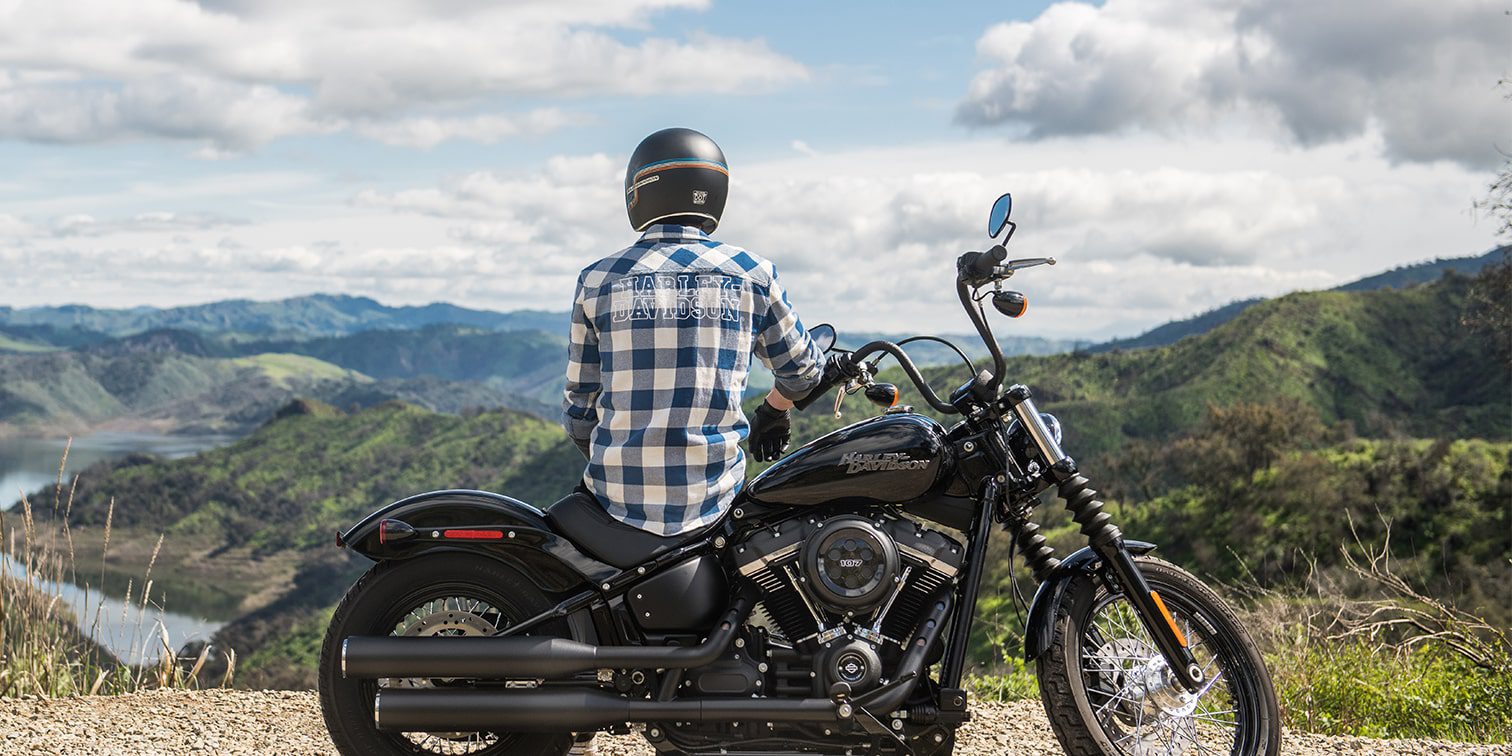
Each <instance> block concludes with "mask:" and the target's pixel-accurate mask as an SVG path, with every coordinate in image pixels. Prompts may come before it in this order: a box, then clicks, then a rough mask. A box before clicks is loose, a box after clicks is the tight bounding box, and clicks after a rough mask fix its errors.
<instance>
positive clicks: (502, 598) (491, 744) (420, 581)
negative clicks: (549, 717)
mask: <svg viewBox="0 0 1512 756" xmlns="http://www.w3.org/2000/svg"><path fill="white" fill-rule="evenodd" d="M550 606H551V602H550V601H549V600H548V599H547V598H546V597H545V596H544V595H543V594H542V593H541V592H540V591H539V590H538V589H536V587H535V586H534V585H533V584H531V583H530V582H529V581H527V580H525V579H524V578H522V577H521V576H520V575H519V573H517V572H515V571H514V570H512V569H510V568H509V567H507V566H505V565H502V564H499V563H498V562H495V561H493V560H491V559H487V558H485V557H479V556H473V555H468V554H438V555H434V556H426V557H420V558H416V559H412V560H405V561H400V562H388V563H384V564H380V565H378V566H376V567H374V568H373V569H372V570H370V571H369V572H368V573H367V574H366V575H364V576H363V577H362V578H361V579H360V580H358V581H357V583H356V584H355V585H353V586H352V588H351V590H349V591H347V595H346V597H345V598H344V599H342V602H341V605H340V606H338V607H337V608H336V612H335V614H334V615H333V616H332V618H331V626H330V629H329V630H328V631H327V633H326V638H325V644H324V646H323V647H322V648H321V654H320V707H321V711H322V713H323V714H324V715H325V721H326V727H327V728H328V729H329V730H330V733H331V740H332V741H333V742H334V743H335V744H336V747H337V749H338V750H340V751H341V752H342V753H343V754H347V755H348V756H355V755H356V754H384V755H393V754H443V755H446V756H460V755H464V754H465V755H467V756H474V755H476V756H498V755H500V754H510V755H511V756H514V755H515V754H520V755H521V756H560V755H561V754H563V753H566V751H567V749H568V748H569V747H570V746H571V743H572V736H571V735H569V734H561V735H553V734H537V733H530V734H526V733H510V732H404V733H394V732H384V731H380V730H378V729H377V728H376V727H375V726H374V722H373V698H374V696H375V695H376V694H377V692H378V691H379V689H381V688H436V687H449V686H469V685H472V684H474V683H472V682H471V681H466V680H454V679H442V678H407V679H382V680H359V679H347V678H345V677H343V676H342V674H341V659H340V653H341V642H342V640H344V639H346V638H347V637H349V636H353V635H404V636H417V637H428V636H447V635H452V636H468V635H491V634H493V633H495V632H497V631H499V630H502V629H505V628H507V627H509V626H511V625H513V624H515V623H517V622H521V621H523V620H525V619H528V618H530V617H532V616H535V615H536V614H539V613H540V612H542V611H545V610H546V609H549V608H550ZM527 634H529V635H537V634H546V635H562V636H565V634H566V628H565V627H563V626H561V624H560V623H556V624H554V625H553V624H548V625H546V626H545V627H544V628H543V629H541V630H540V631H539V632H532V633H527Z"/></svg>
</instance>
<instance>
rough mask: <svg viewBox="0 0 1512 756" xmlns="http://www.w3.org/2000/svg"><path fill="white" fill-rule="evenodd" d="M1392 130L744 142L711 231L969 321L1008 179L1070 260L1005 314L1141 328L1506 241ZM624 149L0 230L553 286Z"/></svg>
mask: <svg viewBox="0 0 1512 756" xmlns="http://www.w3.org/2000/svg"><path fill="white" fill-rule="evenodd" d="M1379 147H1380V143H1379V137H1374V138H1370V139H1364V140H1353V141H1351V142H1347V143H1342V144H1338V145H1333V146H1329V147H1320V148H1315V149H1312V150H1308V151H1305V152H1298V151H1292V150H1285V149H1278V148H1276V147H1275V146H1273V145H1269V144H1267V143H1266V142H1264V141H1263V140H1225V141H1220V142H1218V143H1215V144H1211V145H1208V146H1205V147H1202V148H1194V147H1192V146H1191V145H1188V144H1184V143H1182V142H1180V141H1176V140H1169V139H1161V138H1154V137H1145V138H1136V139H1129V138H1120V139H1111V138H1102V137H1092V138H1086V139H1076V140H1069V139H1068V140H1053V139H1052V140H1045V141H1040V142H1035V143H1033V144H1032V145H1004V144H1001V143H996V142H988V141H980V142H973V143H966V144H956V145H941V146H932V147H930V146H926V147H915V148H889V149H876V150H870V151H865V152H850V153H842V154H824V155H819V156H817V157H813V156H806V155H800V156H795V157H793V158H791V159H784V160H779V161H773V162H766V163H749V164H747V163H742V168H741V169H740V170H738V171H737V172H736V173H735V179H734V184H733V187H732V192H731V199H730V203H729V206H728V211H727V214H726V220H725V223H724V225H723V226H722V228H721V229H720V232H719V234H718V237H719V238H721V239H725V240H727V241H730V242H732V243H737V244H740V245H743V246H746V247H748V248H750V249H752V250H754V251H756V252H757V253H759V254H762V255H765V256H767V257H769V258H770V259H772V260H773V261H774V262H776V263H777V266H778V268H779V270H781V272H782V276H783V280H784V281H785V283H786V284H787V286H788V288H789V290H790V292H791V293H792V296H793V299H794V301H795V302H796V303H798V305H799V308H800V310H801V311H802V312H803V313H804V317H805V318H806V319H808V320H812V321H820V320H830V321H833V322H836V323H838V324H839V325H840V326H841V327H842V328H849V329H867V330H893V331H941V332H963V331H965V330H967V329H968V328H969V325H968V323H967V322H966V321H965V319H964V316H963V315H962V314H961V313H960V312H959V307H958V305H957V304H956V302H955V299H954V291H953V289H952V281H953V274H954V266H953V261H954V259H955V257H956V256H957V255H958V254H960V253H961V252H962V251H964V250H967V249H981V248H983V247H985V246H986V245H987V244H988V243H989V242H988V241H987V239H986V238H985V222H986V211H987V206H988V205H989V204H990V203H991V201H992V199H993V198H995V197H996V196H997V195H998V194H999V193H1000V192H1001V191H1003V190H1005V189H1006V190H1011V191H1013V192H1014V196H1015V200H1016V203H1015V204H1016V208H1015V216H1014V217H1015V220H1016V221H1017V222H1018V223H1019V231H1018V233H1017V235H1016V236H1015V237H1014V240H1013V243H1012V245H1011V247H1010V249H1011V251H1012V252H1013V254H1014V255H1016V256H1022V257H1028V256H1041V255H1048V256H1054V257H1057V258H1059V260H1060V264H1059V265H1057V266H1056V267H1054V268H1041V269H1036V270H1033V271H1029V272H1026V273H1024V274H1022V275H1021V276H1020V277H1019V278H1016V279H1015V284H1017V285H1020V286H1021V287H1022V288H1023V290H1024V291H1025V292H1026V293H1027V294H1028V295H1029V297H1030V299H1031V300H1032V301H1033V302H1034V306H1033V308H1032V310H1031V316H1030V318H1029V319H1028V320H1024V321H1015V322H1014V324H1013V327H1014V328H1027V329H1031V330H1030V331H1028V332H1032V333H1035V334H1045V335H1055V336H1078V337H1087V336H1102V335H1112V334H1117V335H1128V334H1131V333H1135V332H1138V331H1140V330H1142V329H1144V328H1146V327H1148V326H1151V325H1154V324H1158V323H1160V322H1163V321H1165V320H1168V319H1171V318H1176V317H1183V316H1186V315H1190V314H1193V313H1195V312H1199V311H1202V310H1206V309H1209V308H1212V307H1215V306H1218V305H1222V304H1226V303H1227V302H1230V301H1233V300H1235V299H1241V298H1246V297H1252V296H1257V295H1272V294H1278V293H1282V292H1285V291H1289V290H1293V289H1297V288H1319V287H1326V286H1330V285H1334V284H1337V283H1341V282H1343V281H1347V280H1350V279H1353V278H1356V277H1359V276H1362V275H1366V274H1370V273H1374V272H1378V271H1381V270H1384V269H1387V268H1390V267H1393V266H1395V265H1400V264H1404V263H1408V262H1414V261H1418V260H1423V259H1428V258H1432V257H1435V256H1458V255H1466V254H1472V253H1475V252H1478V251H1480V250H1484V249H1486V248H1488V247H1490V246H1491V245H1492V244H1493V238H1492V230H1493V229H1491V228H1489V227H1488V226H1485V225H1480V226H1477V225H1475V223H1474V219H1473V217H1472V216H1471V215H1470V214H1469V213H1468V208H1469V200H1470V199H1471V198H1472V197H1474V196H1476V192H1477V191H1478V190H1479V188H1480V186H1481V184H1482V183H1483V179H1482V178H1481V177H1480V176H1479V175H1477V174H1475V173H1472V172H1469V171H1466V170H1463V169H1461V168H1458V167H1455V166H1452V165H1447V164H1437V165H1408V166H1396V167H1393V166H1392V165H1391V164H1390V163H1389V162H1388V161H1386V160H1384V159H1383V158H1381V157H1379V153H1380V149H1379ZM622 165H623V163H622V160H621V158H617V157H610V156H606V155H586V156H571V157H569V156H563V157H557V158H554V159H551V160H549V161H546V162H545V163H543V164H541V165H540V166H539V167H538V168H537V169H535V170H523V171H479V172H473V173H467V174H461V175H457V176H453V177H450V178H446V179H444V180H442V181H441V182H439V183H438V184H436V185H433V186H429V187H420V188H413V189H403V190H376V189H369V190H363V191H359V192H358V193H356V195H355V196H354V197H353V198H352V201H351V202H350V203H348V204H346V205H332V204H325V205H316V206H308V207H303V208H302V213H301V215H299V216H298V217H288V216H285V215H280V216H278V217H274V218H272V219H267V220H260V221H255V222H250V223H244V224H233V223H230V222H227V221H225V219H223V218H219V217H205V218H196V217H195V216H190V215H179V216H171V217H167V216H161V215H150V216H149V217H138V216H125V220H109V219H106V220H100V219H93V218H91V219H87V220H86V219H83V218H73V219H69V220H67V221H66V222H65V221H62V220H58V219H57V218H56V216H54V217H37V216H15V217H13V218H11V219H10V220H7V219H6V218H4V217H0V229H5V228H12V229H18V230H15V231H13V233H15V234H17V235H18V236H19V238H20V240H19V241H16V242H14V243H7V242H6V234H5V233H4V232H3V231H0V267H4V268H5V269H6V270H16V271H22V272H21V274H20V275H19V276H18V277H17V279H16V281H15V282H14V283H15V285H14V288H13V289H11V290H10V294H9V300H10V301H8V302H7V303H9V304H25V303H28V302H42V301H53V302H56V301H60V300H65V299H66V300H73V299H80V298H83V299H86V300H88V301H91V302H93V303H97V304H106V303H113V304H141V303H152V304H156V305H166V304H176V303H184V302H187V301H205V300H208V299H214V298H217V297H226V296H251V297H255V298H265V299H266V298H276V297H281V296H289V295H292V294H298V293H306V292H310V291H333V292H346V293H361V294H367V295H371V296H376V297H379V298H380V299H384V300H385V301H393V302H403V303H418V302H426V301H431V300H433V299H445V300H448V301H455V302H460V303H463V304H468V305H472V306H478V307H488V308H494V309H517V308H525V307H534V308H548V309H562V308H565V307H566V306H567V305H566V303H567V301H568V299H569V297H570V292H571V287H572V283H573V281H574V279H575V277H576V274H577V272H578V270H580V269H581V268H582V267H583V266H584V265H586V264H588V263H589V262H591V261H592V260H594V259H596V258H597V257H599V256H602V255H604V254H607V253H609V252H611V251H613V250H615V249H618V248H620V247H623V246H624V245H626V244H628V243H629V242H630V241H631V240H633V239H634V234H633V233H632V232H631V231H630V230H629V225H628V223H627V222H626V220H625V217H624V214H623V204H622V202H623V200H622V197H621V194H620V181H621V177H622ZM1173 165H1184V166H1188V167H1185V168H1173V167H1170V166H1173ZM941 166H961V167H962V168H960V169H958V170H942V168H941ZM242 183H245V184H248V185H253V184H255V182H254V181H252V180H246V181H244V182H242ZM263 183H265V184H266V188H265V189H264V190H263V192H264V194H266V195H278V194H282V193H284V190H283V189H281V188H280V187H282V186H284V184H283V183H281V181H278V180H274V179H272V178H270V179H266V180H265V181H264V182H263ZM198 191H207V192H208V191H214V189H213V188H212V187H202V188H201V189H200V190H198ZM186 196H193V195H192V194H190V195H186ZM259 196H261V195H259ZM156 201H158V202H162V203H163V204H164V206H171V204H169V203H167V202H165V201H163V200H156ZM77 204H80V205H82V204H86V203H77ZM60 224H61V225H63V226H67V227H68V228H69V233H67V234H61V233H60V232H59V231H58V226H59V225H60ZM153 224H156V225H157V226H158V228H157V229H156V230H153V229H151V228H149V227H150V226H152V225H153Z"/></svg>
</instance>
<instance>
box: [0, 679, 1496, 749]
mask: <svg viewBox="0 0 1512 756" xmlns="http://www.w3.org/2000/svg"><path fill="white" fill-rule="evenodd" d="M975 713H976V718H975V720H974V721H973V722H972V723H970V724H968V725H967V726H966V728H965V730H964V737H963V738H962V742H961V743H960V745H958V746H957V747H956V753H957V754H960V755H961V756H1021V755H1022V756H1028V755H1029V754H1036V755H1037V754H1056V753H1060V751H1059V749H1058V748H1057V746H1056V743H1055V736H1054V735H1052V734H1051V732H1050V727H1049V725H1048V724H1046V723H1045V716H1044V713H1043V711H1042V710H1041V709H1040V705H1039V702H1038V701H1018V702H1015V703H1009V704H978V705H976V706H975ZM598 746H599V753H600V754H602V756H650V754H652V753H653V751H652V750H651V749H650V748H649V747H648V746H646V745H645V744H644V742H637V740H636V739H635V738H631V737H616V738H610V737H606V736H600V737H599V740H598ZM21 753H28V754H29V753H56V754H91V755H93V754H174V755H175V756H176V755H178V754H210V753H213V754H253V753H277V754H330V753H334V749H332V747H331V743H330V741H329V740H327V739H326V734H325V728H324V726H323V725H322V723H321V721H320V704H319V703H318V702H317V700H316V698H315V694H314V693H310V692H297V693H296V692H283V691H265V692H261V693H258V692H249V691H228V690H210V691H200V692H191V693H186V692H164V691H159V692H152V693H139V694H135V695H129V696H116V697H96V698H64V699H54V700H43V699H37V698H20V699H5V700H0V754H21ZM1282 753H1284V754H1287V756H1294V755H1299V756H1320V755H1321V754H1360V755H1361V756H1366V755H1368V756H1399V755H1400V756H1406V755H1408V754H1411V755H1412V756H1420V755H1423V754H1444V755H1445V756H1447V755H1448V754H1456V755H1457V756H1460V755H1463V756H1472V755H1476V756H1479V755H1485V754H1503V755H1506V756H1512V747H1509V746H1470V745H1465V744H1462V743H1445V742H1437V741H1428V740H1371V739H1368V738H1343V737H1324V736H1320V735H1288V736H1287V738H1286V742H1285V744H1284V745H1283V747H1282Z"/></svg>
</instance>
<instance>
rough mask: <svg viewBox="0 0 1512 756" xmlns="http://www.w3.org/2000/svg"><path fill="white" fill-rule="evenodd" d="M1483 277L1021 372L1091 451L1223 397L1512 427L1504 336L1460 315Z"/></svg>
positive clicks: (1238, 322) (1379, 430)
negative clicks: (1500, 351)
mask: <svg viewBox="0 0 1512 756" xmlns="http://www.w3.org/2000/svg"><path fill="white" fill-rule="evenodd" d="M1470 286H1471V279H1467V278H1464V277H1462V276H1458V275H1452V274H1451V275H1448V276H1446V277H1445V278H1443V279H1442V280H1440V281H1438V282H1436V283H1432V284H1426V285H1421V286H1416V287H1412V288H1407V289H1384V290H1378V291H1364V292H1341V291H1327V292H1300V293H1296V294H1289V295H1287V296H1284V297H1281V298H1278V299H1274V300H1267V301H1265V302H1261V303H1259V304H1256V305H1254V306H1253V307H1250V308H1248V309H1246V310H1245V311H1244V312H1243V313H1242V314H1240V315H1239V316H1238V317H1237V318H1235V319H1234V320H1232V321H1230V322H1228V323H1225V324H1223V325H1221V326H1219V327H1217V328H1214V329H1213V330H1212V331H1210V332H1208V333H1205V334H1201V335H1198V336H1194V337H1191V338H1187V339H1183V340H1181V341H1179V342H1177V343H1175V344H1172V345H1169V346H1164V347H1157V348H1152V349H1141V350H1136V351H1128V352H1106V353H1097V354H1086V353H1069V354H1057V355H1050V356H1024V357H1016V358H1012V359H1010V360H1009V361H1008V369H1007V375H1008V378H1009V380H1010V381H1011V382H1017V383H1024V384H1026V385H1028V386H1030V387H1031V388H1032V389H1033V390H1034V392H1035V395H1036V397H1037V401H1038V402H1039V404H1040V407H1041V409H1044V410H1048V411H1050V412H1053V413H1055V414H1056V415H1057V416H1058V417H1059V418H1060V419H1061V420H1062V421H1063V423H1064V424H1065V427H1066V439H1067V446H1068V450H1070V451H1071V453H1072V454H1073V455H1075V456H1077V457H1078V458H1090V457H1095V456H1099V455H1104V454H1108V453H1110V452H1113V451H1114V450H1116V449H1118V448H1119V447H1120V446H1121V445H1122V444H1123V443H1124V442H1125V441H1126V440H1127V439H1155V440H1160V439H1171V438H1175V437H1177V436H1179V435H1181V434H1183V433H1186V432H1188V431H1190V430H1191V429H1192V428H1194V427H1195V426H1196V425H1197V424H1198V422H1199V421H1200V420H1201V419H1202V418H1203V416H1204V414H1205V413H1206V411H1207V408H1208V406H1210V405H1218V406H1226V405H1229V404H1233V403H1235V402H1240V401H1247V402H1273V401H1278V400H1282V399H1295V400H1298V401H1301V402H1302V403H1304V404H1305V405H1307V406H1310V407H1313V408H1315V409H1316V411H1317V412H1318V414H1319V416H1320V417H1321V418H1322V419H1323V420H1324V422H1327V423H1332V424H1339V423H1348V424H1350V425H1352V426H1353V428H1354V429H1355V431H1356V432H1357V433H1359V434H1361V435H1367V436H1376V437H1381V436H1393V435H1402V436H1413V437H1439V436H1448V437H1454V438H1471V437H1478V438H1492V439H1505V438H1512V376H1509V375H1508V374H1507V371H1506V370H1504V369H1502V368H1501V367H1499V366H1498V365H1497V363H1496V360H1495V359H1494V358H1493V357H1492V355H1493V354H1494V353H1495V351H1494V345H1493V344H1492V342H1491V339H1490V337H1489V336H1487V335H1486V334H1484V333H1479V332H1475V331H1473V330H1471V329H1469V328H1467V327H1466V326H1464V325H1462V324H1461V322H1460V318H1461V316H1462V314H1463V310H1464V306H1465V300H1466V295H1467V292H1468V291H1469V289H1470ZM889 362H890V361H889ZM889 362H884V363H883V364H884V366H885V365H887V364H889ZM924 372H925V375H926V377H928V378H929V379H930V381H931V384H932V385H933V386H935V388H936V392H937V393H939V394H941V395H942V396H943V395H947V394H948V393H949V391H950V390H951V389H953V388H955V387H956V386H958V385H960V384H961V383H963V382H965V380H966V379H967V377H968V376H967V375H966V374H965V369H964V367H945V368H932V369H929V370H926V371H924ZM884 378H885V379H886V380H892V381H894V382H896V383H898V385H899V386H900V387H901V388H902V389H903V401H904V402H905V403H913V404H916V405H919V406H920V407H923V406H924V403H923V402H922V401H919V400H918V399H917V395H916V393H915V392H914V391H913V389H912V387H911V386H910V385H908V383H907V379H906V378H905V377H904V376H903V375H902V374H901V372H900V371H897V370H896V369H893V370H891V371H887V372H886V373H885V375H884ZM863 405H864V402H861V401H857V400H856V398H853V399H851V400H849V401H848V402H847V405H846V406H847V407H849V408H850V411H851V413H855V414H852V415H850V416H849V417H848V418H847V420H853V419H855V417H856V416H857V415H859V414H860V413H863V412H866V411H869V410H865V409H863ZM828 408H829V403H828V402H821V403H819V404H816V405H814V406H813V407H811V408H810V409H809V410H808V412H807V413H804V416H803V417H802V418H801V419H800V420H799V421H798V426H799V427H800V428H801V429H802V432H803V434H804V435H805V436H812V435H817V434H819V433H821V432H824V431H826V430H828V429H830V428H832V427H834V426H835V425H837V423H836V422H835V421H834V420H833V419H832V418H830V417H829V416H828V414H827V410H828Z"/></svg>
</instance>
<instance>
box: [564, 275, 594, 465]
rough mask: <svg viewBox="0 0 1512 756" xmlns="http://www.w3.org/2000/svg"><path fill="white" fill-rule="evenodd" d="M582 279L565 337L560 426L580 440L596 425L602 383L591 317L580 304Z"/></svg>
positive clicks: (582, 296)
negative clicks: (565, 372) (564, 387)
mask: <svg viewBox="0 0 1512 756" xmlns="http://www.w3.org/2000/svg"><path fill="white" fill-rule="evenodd" d="M583 299H584V292H583V285H582V281H581V280H579V281H578V287H577V295H576V296H575V297H573V302H572V327H571V330H570V332H569V334H568V339H567V388H566V390H565V391H564V392H563V395H564V398H563V400H562V427H563V428H565V429H566V430H567V435H569V436H571V437H572V438H574V439H578V440H584V439H587V438H589V437H590V436H592V435H593V429H594V428H595V427H597V426H598V409H597V408H596V407H595V402H596V401H597V400H598V395H599V392H600V391H602V390H603V384H602V383H601V382H600V381H601V379H600V376H599V369H600V368H599V340H598V331H597V330H595V329H594V327H593V320H592V319H591V318H589V317H588V313H587V312H586V311H585V310H584V305H583Z"/></svg>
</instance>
